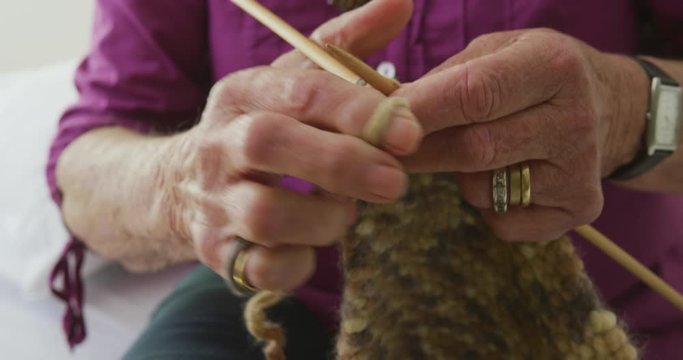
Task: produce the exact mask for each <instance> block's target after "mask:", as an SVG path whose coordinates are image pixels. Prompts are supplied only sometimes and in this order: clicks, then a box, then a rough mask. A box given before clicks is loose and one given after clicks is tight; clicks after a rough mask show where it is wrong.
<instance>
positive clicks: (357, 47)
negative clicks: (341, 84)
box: [272, 0, 413, 67]
mask: <svg viewBox="0 0 683 360" xmlns="http://www.w3.org/2000/svg"><path fill="white" fill-rule="evenodd" d="M412 14H413V0H372V1H370V2H369V3H367V4H365V5H363V6H361V7H360V8H358V9H355V10H352V11H349V12H347V13H344V14H342V15H340V16H338V17H336V18H333V19H331V20H329V21H327V22H325V23H324V24H322V25H321V26H320V27H318V28H317V29H316V30H315V31H314V32H313V33H312V34H311V39H312V40H313V41H315V42H317V43H318V44H320V45H325V44H333V45H336V46H338V47H340V48H342V49H344V50H346V51H348V52H350V53H352V54H354V55H356V56H358V57H361V58H362V57H365V56H368V55H371V54H372V53H374V52H375V51H377V50H380V49H382V48H383V47H385V46H387V45H388V44H389V42H390V41H391V40H393V39H394V38H395V37H396V36H397V35H398V34H399V33H400V32H401V30H403V28H404V27H405V25H406V24H407V23H408V20H410V17H411V15H412ZM272 65H273V66H275V67H313V66H315V65H314V64H313V63H312V62H311V61H310V60H308V59H307V58H306V57H305V56H304V55H303V54H301V53H300V52H299V51H290V52H289V53H287V54H284V55H282V56H280V57H279V58H278V59H277V60H275V61H274V62H273V64H272Z"/></svg>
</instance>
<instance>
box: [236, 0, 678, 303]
mask: <svg viewBox="0 0 683 360" xmlns="http://www.w3.org/2000/svg"><path fill="white" fill-rule="evenodd" d="M231 1H232V2H233V3H235V4H236V5H237V6H239V7H241V8H242V9H244V11H246V12H247V13H249V14H250V15H252V16H253V17H254V18H255V19H256V20H258V21H260V22H261V23H262V24H263V25H265V26H266V27H267V28H269V29H270V30H272V31H273V32H274V33H276V34H278V35H279V36H280V37H282V38H283V39H284V40H285V41H287V42H288V43H289V44H290V45H292V46H293V47H294V48H295V49H297V50H299V51H301V52H302V53H303V54H304V55H306V56H307V57H308V58H309V59H311V61H313V62H314V63H316V64H317V65H318V66H320V67H321V68H323V69H325V70H327V71H329V72H331V73H333V74H336V75H337V76H339V77H341V78H343V79H346V80H348V81H350V82H352V83H354V84H365V83H367V84H370V85H371V86H372V87H374V88H375V89H377V90H379V91H381V92H382V93H383V94H384V95H387V96H389V95H390V94H391V93H393V92H394V91H395V90H396V89H398V88H399V87H400V84H399V83H398V82H397V81H395V80H392V79H387V78H386V77H384V76H382V75H381V74H379V73H378V72H377V71H375V70H374V69H373V68H371V67H370V66H368V65H367V64H365V63H364V62H363V61H362V60H360V59H358V58H356V57H355V56H353V55H351V54H349V53H348V52H346V51H344V50H342V49H340V48H338V47H336V46H334V45H326V48H327V50H328V51H329V53H327V52H326V51H325V50H323V49H322V48H321V47H320V46H318V44H316V43H315V42H313V41H312V40H310V39H308V38H307V37H305V36H304V35H303V34H301V33H300V32H299V31H297V30H296V29H294V28H293V27H292V26H291V25H289V24H287V23H286V22H285V21H284V20H282V19H281V18H279V17H278V16H277V15H275V14H273V13H272V12H271V11H270V10H268V9H266V8H265V7H263V6H262V5H261V4H259V3H258V2H257V1H255V0H231ZM330 54H331V55H330ZM575 231H576V232H577V233H578V234H580V235H581V236H583V237H584V238H585V239H586V240H588V241H589V242H590V243H592V244H593V245H595V246H596V247H597V248H598V249H600V250H601V251H602V252H604V253H605V254H607V256H609V257H611V258H612V259H613V260H614V261H616V262H617V263H619V264H620V265H621V266H623V267H624V268H625V269H626V270H628V271H630V272H631V273H632V274H633V275H635V276H636V277H637V278H638V279H640V280H642V281H643V282H644V283H645V284H646V285H648V286H649V287H650V288H652V289H653V290H654V291H656V292H657V293H659V294H660V295H661V296H663V297H664V298H665V299H667V300H668V301H669V302H671V303H672V304H673V305H674V306H676V307H677V308H678V309H680V310H681V311H683V295H681V293H679V292H678V291H677V290H676V289H674V288H673V287H672V286H671V285H669V284H667V283H666V282H665V281H664V280H662V279H661V278H660V277H659V276H657V275H656V274H655V273H653V272H652V271H650V270H649V269H648V268H647V267H645V266H644V265H643V264H641V263H640V262H638V260H636V259H635V258H633V257H632V256H631V255H629V254H628V253H627V252H626V251H624V250H623V249H622V248H620V247H619V246H618V245H617V244H615V243H614V242H613V241H611V240H609V239H608V238H607V237H606V236H605V235H603V234H602V233H600V232H599V231H598V230H596V229H595V228H594V227H592V226H590V225H584V226H580V227H578V228H576V229H575Z"/></svg>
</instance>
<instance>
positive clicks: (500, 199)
mask: <svg viewBox="0 0 683 360" xmlns="http://www.w3.org/2000/svg"><path fill="white" fill-rule="evenodd" d="M491 195H492V196H493V211H495V212H496V213H498V214H503V213H506V212H507V211H508V200H509V199H508V168H507V167H504V168H500V169H496V170H494V171H493V176H492V179H491Z"/></svg>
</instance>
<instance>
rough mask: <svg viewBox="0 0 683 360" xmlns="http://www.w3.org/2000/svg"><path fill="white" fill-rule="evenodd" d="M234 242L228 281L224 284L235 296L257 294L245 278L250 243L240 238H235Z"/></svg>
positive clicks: (255, 289) (256, 290)
mask: <svg viewBox="0 0 683 360" xmlns="http://www.w3.org/2000/svg"><path fill="white" fill-rule="evenodd" d="M235 241H236V242H237V245H236V247H237V248H236V249H235V252H234V254H235V255H234V256H233V258H232V261H230V263H229V266H230V267H229V268H228V281H227V282H226V283H227V285H228V287H229V288H230V290H232V292H233V293H234V294H235V295H239V296H249V295H252V294H254V293H256V292H258V289H257V288H255V287H254V286H253V285H251V284H250V283H249V281H248V280H247V277H246V267H247V259H248V258H249V256H248V255H249V254H248V250H249V248H250V247H251V246H252V243H250V242H249V241H247V240H244V239H243V238H240V237H238V238H236V239H235Z"/></svg>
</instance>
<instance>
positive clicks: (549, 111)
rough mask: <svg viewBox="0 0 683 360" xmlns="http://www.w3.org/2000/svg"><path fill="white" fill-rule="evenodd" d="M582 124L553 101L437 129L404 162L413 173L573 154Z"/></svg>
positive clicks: (487, 166)
mask: <svg viewBox="0 0 683 360" xmlns="http://www.w3.org/2000/svg"><path fill="white" fill-rule="evenodd" d="M578 124H579V122H578V121H577V122H575V123H572V122H567V121H563V119H561V118H560V117H559V115H557V114H556V110H555V109H554V107H553V106H552V105H540V106H537V107H535V108H532V109H529V110H528V111H525V112H520V113H517V114H514V115H511V116H508V117H506V118H503V119H499V120H496V121H493V122H486V123H481V124H472V125H466V126H456V127H451V128H447V129H444V130H441V131H438V132H435V133H432V134H430V135H428V136H427V137H425V139H424V140H423V142H422V145H421V146H420V148H419V149H418V150H417V151H416V152H415V153H414V154H412V155H410V156H407V157H406V158H404V159H402V162H403V164H404V166H405V168H406V169H407V170H408V171H409V172H414V171H419V172H442V171H456V172H480V171H487V170H493V169H497V168H501V167H504V166H508V165H511V164H515V163H518V162H522V161H527V160H543V159H551V158H552V159H557V158H558V157H559V156H560V153H561V154H562V156H563V157H569V156H573V155H575V153H576V151H578V150H579V149H576V148H575V147H574V146H573V144H575V143H578V141H579V139H574V138H573V137H574V134H575V133H576V132H575V131H574V127H575V126H578ZM581 134H584V133H583V132H581ZM584 135H585V134H584ZM585 136H589V135H585Z"/></svg>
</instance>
